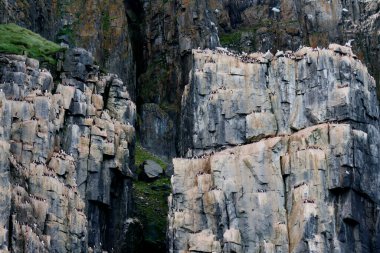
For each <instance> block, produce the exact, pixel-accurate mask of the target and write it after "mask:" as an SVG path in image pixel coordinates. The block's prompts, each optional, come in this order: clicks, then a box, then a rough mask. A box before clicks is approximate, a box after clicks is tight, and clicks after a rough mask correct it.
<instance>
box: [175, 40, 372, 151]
mask: <svg viewBox="0 0 380 253" xmlns="http://www.w3.org/2000/svg"><path fill="white" fill-rule="evenodd" d="M276 55H277V56H273V55H271V54H270V53H267V54H261V53H255V54H250V55H233V54H232V53H228V52H224V53H223V52H219V53H217V52H216V51H211V50H205V51H203V50H194V51H193V58H194V60H193V70H192V72H191V74H190V76H191V80H190V84H189V85H187V86H186V87H185V91H184V95H183V97H182V107H183V108H182V116H181V141H180V145H181V146H180V148H181V153H182V154H187V153H188V154H190V155H192V154H193V155H197V154H202V153H203V152H205V151H206V150H215V149H220V148H223V147H226V146H235V145H240V144H243V143H246V142H250V141H255V140H259V139H261V138H263V137H271V136H276V135H284V134H290V133H292V132H295V131H298V130H300V129H303V128H305V127H308V126H312V125H315V124H320V123H323V122H332V121H339V122H342V121H344V122H355V124H358V125H363V127H365V125H366V124H370V123H373V124H374V123H375V122H377V121H376V120H377V117H378V113H379V112H378V107H377V98H376V86H375V81H374V79H373V78H372V77H371V76H370V75H369V74H368V72H367V68H366V67H365V66H363V65H362V64H361V62H360V61H358V60H357V59H356V58H355V55H353V54H352V52H351V49H350V48H348V47H342V46H339V45H337V44H331V45H330V47H329V49H326V50H319V49H312V48H303V49H301V50H299V51H297V52H294V53H293V52H290V51H288V52H278V53H277V54H276Z"/></svg>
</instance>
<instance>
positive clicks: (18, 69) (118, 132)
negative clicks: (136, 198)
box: [0, 48, 136, 252]
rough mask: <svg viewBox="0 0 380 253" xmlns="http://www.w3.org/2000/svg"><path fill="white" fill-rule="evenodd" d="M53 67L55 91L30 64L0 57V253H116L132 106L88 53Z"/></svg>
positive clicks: (126, 192)
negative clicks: (111, 252)
mask: <svg viewBox="0 0 380 253" xmlns="http://www.w3.org/2000/svg"><path fill="white" fill-rule="evenodd" d="M61 59H62V60H63V64H60V66H63V69H60V71H62V73H61V78H62V82H59V83H57V84H54V82H53V78H52V76H51V75H50V73H49V72H48V71H47V70H45V69H39V64H38V62H36V61H35V60H32V59H28V58H26V57H23V56H15V55H0V62H1V63H0V87H1V91H0V118H1V124H0V133H1V135H0V136H1V142H0V143H1V145H0V147H1V151H2V152H1V155H0V163H1V168H2V170H1V175H0V178H1V187H2V189H3V190H2V191H1V202H0V206H1V210H2V216H0V221H1V223H2V226H1V228H2V230H1V232H0V233H1V234H3V237H1V238H3V239H2V240H1V247H2V249H3V250H4V252H8V251H12V252H87V251H88V250H89V251H91V250H92V251H93V252H102V250H111V248H114V250H115V252H123V249H122V248H121V247H122V246H121V245H119V243H120V242H123V241H124V240H125V236H126V235H127V233H128V231H127V230H126V228H127V227H125V226H127V223H126V222H127V220H128V215H129V211H130V210H131V206H130V205H131V200H130V198H131V176H132V172H131V165H132V164H133V155H132V154H133V153H132V152H133V149H134V141H135V131H134V128H133V126H132V124H134V123H135V118H136V113H135V111H136V108H135V105H134V103H133V102H131V100H130V97H129V95H128V92H127V91H126V88H125V86H124V85H123V83H122V82H121V80H120V79H118V78H117V77H116V76H115V75H100V74H99V67H98V66H96V65H94V59H93V57H92V55H91V54H90V53H89V52H87V51H85V50H83V49H77V48H75V49H72V50H68V51H67V52H66V54H65V55H61ZM130 152H131V153H130ZM110 238H112V240H110Z"/></svg>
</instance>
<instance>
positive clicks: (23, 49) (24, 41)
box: [0, 24, 63, 65]
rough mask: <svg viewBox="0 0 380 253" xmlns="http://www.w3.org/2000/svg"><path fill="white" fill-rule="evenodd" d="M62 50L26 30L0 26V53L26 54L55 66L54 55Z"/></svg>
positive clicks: (18, 27)
mask: <svg viewBox="0 0 380 253" xmlns="http://www.w3.org/2000/svg"><path fill="white" fill-rule="evenodd" d="M62 50H63V48H62V47H60V46H59V45H57V44H55V43H53V42H51V41H49V40H46V39H44V38H42V37H41V36H40V35H38V34H36V33H34V32H32V31H30V30H28V29H25V28H22V27H20V26H18V25H15V24H0V53H9V54H20V55H23V54H26V55H27V56H28V57H31V58H35V59H38V60H40V61H41V62H48V63H49V64H52V65H55V64H56V60H55V54H56V53H57V52H59V51H62Z"/></svg>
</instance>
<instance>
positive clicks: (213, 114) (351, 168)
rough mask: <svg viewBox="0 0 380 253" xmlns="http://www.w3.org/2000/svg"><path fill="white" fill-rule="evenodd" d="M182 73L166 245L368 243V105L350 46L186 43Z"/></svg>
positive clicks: (297, 248) (371, 156)
mask: <svg viewBox="0 0 380 253" xmlns="http://www.w3.org/2000/svg"><path fill="white" fill-rule="evenodd" d="M190 79H191V81H190V83H189V85H187V86H186V88H185V92H184V95H183V98H182V112H183V114H182V117H181V118H182V122H181V129H183V132H182V133H181V136H182V139H181V145H182V152H183V155H187V156H195V159H194V157H193V158H191V159H174V176H173V177H172V179H171V181H172V191H173V193H172V195H171V197H170V198H169V209H170V211H169V215H168V217H169V230H168V240H169V241H168V244H169V251H170V252H189V251H190V252H352V251H355V252H376V251H378V250H379V247H380V242H379V235H380V234H379V233H380V227H379V223H378V222H377V221H378V219H379V212H378V210H379V196H378V193H377V189H378V188H379V186H380V181H379V174H380V172H379V170H378V164H379V144H378V143H379V137H380V132H379V122H378V119H379V107H378V102H377V99H376V95H375V89H376V88H375V81H374V79H373V78H372V77H371V76H370V75H369V74H368V71H367V69H366V67H365V66H363V65H362V63H361V62H360V61H359V60H358V59H357V58H356V56H355V55H354V54H352V52H351V49H350V48H348V47H342V46H339V45H336V44H332V45H330V46H329V49H325V50H319V49H312V48H302V49H300V50H299V51H297V52H294V53H293V52H285V53H284V52H278V53H277V54H276V56H273V55H271V54H269V53H267V54H251V55H233V54H232V53H229V52H224V51H219V52H218V51H211V50H206V51H203V50H194V51H193V70H192V72H191V78H190ZM219 149H222V150H221V151H218V150H219Z"/></svg>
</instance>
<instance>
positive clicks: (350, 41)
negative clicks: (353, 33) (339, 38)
mask: <svg viewBox="0 0 380 253" xmlns="http://www.w3.org/2000/svg"><path fill="white" fill-rule="evenodd" d="M353 41H354V40H353V39H351V40H348V41H347V43H346V45H345V46H346V47H351V43H352V42H353Z"/></svg>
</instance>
